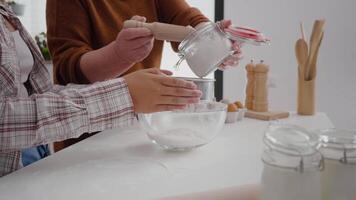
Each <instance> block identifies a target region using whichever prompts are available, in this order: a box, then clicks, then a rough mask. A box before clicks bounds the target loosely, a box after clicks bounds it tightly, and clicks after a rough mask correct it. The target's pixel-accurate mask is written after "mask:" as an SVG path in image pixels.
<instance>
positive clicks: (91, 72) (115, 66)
mask: <svg viewBox="0 0 356 200" xmlns="http://www.w3.org/2000/svg"><path fill="white" fill-rule="evenodd" d="M114 45H115V44H114V42H112V43H110V44H109V45H107V46H105V47H102V48H100V49H98V50H93V51H90V52H87V53H85V54H84V55H83V56H82V57H81V59H80V69H81V71H82V73H83V74H84V75H85V76H86V78H87V79H88V80H89V81H90V82H92V83H94V82H97V81H102V80H109V79H113V78H116V77H118V76H119V75H121V74H123V73H124V72H125V71H127V70H128V69H129V68H130V67H131V66H132V65H133V64H134V63H130V62H128V61H126V60H124V59H120V58H119V57H118V56H117V55H116V53H115V50H114Z"/></svg>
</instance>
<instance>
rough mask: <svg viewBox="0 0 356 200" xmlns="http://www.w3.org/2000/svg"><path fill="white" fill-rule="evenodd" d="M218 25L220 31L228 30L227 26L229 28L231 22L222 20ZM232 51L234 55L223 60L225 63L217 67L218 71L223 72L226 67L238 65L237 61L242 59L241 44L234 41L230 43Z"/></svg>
mask: <svg viewBox="0 0 356 200" xmlns="http://www.w3.org/2000/svg"><path fill="white" fill-rule="evenodd" d="M218 25H219V26H220V28H221V29H222V30H224V29H226V28H228V27H229V26H231V20H225V19H224V20H222V21H220V22H218ZM232 42H233V43H232V50H233V51H234V53H233V54H232V55H231V56H229V57H228V58H227V59H225V61H224V62H223V63H222V64H221V65H220V66H219V69H221V70H224V69H226V68H227V67H228V66H237V65H238V64H239V61H240V60H241V59H242V58H243V56H242V51H241V48H240V47H241V44H239V43H238V42H236V41H232Z"/></svg>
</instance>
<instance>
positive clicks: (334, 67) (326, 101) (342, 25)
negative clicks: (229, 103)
mask: <svg viewBox="0 0 356 200" xmlns="http://www.w3.org/2000/svg"><path fill="white" fill-rule="evenodd" d="M355 8H356V1H354V0H338V1H333V0H263V1H261V0H225V18H226V19H232V20H233V22H234V23H235V24H238V25H247V26H251V27H255V28H257V29H259V30H261V31H263V32H264V33H265V34H268V35H269V36H270V37H271V38H272V45H271V46H270V47H249V46H245V47H244V48H243V52H244V56H245V59H244V60H243V61H242V63H241V65H240V67H239V68H237V69H232V70H230V71H227V72H225V73H224V86H225V87H224V97H225V98H230V99H240V100H244V98H245V94H244V89H245V83H246V78H245V70H244V66H245V65H246V63H247V62H249V60H250V59H251V58H253V59H255V60H260V59H263V60H265V63H267V64H269V65H270V69H271V73H270V76H271V77H272V78H273V79H274V82H275V83H276V88H271V89H270V90H269V92H270V95H269V100H270V101H269V102H270V108H272V109H284V110H296V93H297V86H296V83H297V63H296V59H295V54H294V44H295V41H296V40H297V39H298V37H300V31H299V22H300V21H303V22H304V24H305V28H306V31H307V33H308V34H307V35H308V36H309V35H310V32H311V29H312V25H313V21H314V19H316V18H325V19H326V31H325V36H324V41H323V44H322V46H321V49H320V55H319V63H318V75H317V90H316V92H317V110H318V111H321V112H326V113H327V114H328V116H329V117H330V118H331V120H332V121H333V122H334V124H335V125H336V127H339V128H352V129H356V90H355V89H356V87H355V86H356V65H355V60H356V50H355V48H356V25H355V23H354V21H355V19H356V12H355Z"/></svg>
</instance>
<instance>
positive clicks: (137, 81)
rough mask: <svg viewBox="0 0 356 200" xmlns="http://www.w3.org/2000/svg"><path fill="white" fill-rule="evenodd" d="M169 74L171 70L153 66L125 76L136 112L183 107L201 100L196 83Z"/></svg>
mask: <svg viewBox="0 0 356 200" xmlns="http://www.w3.org/2000/svg"><path fill="white" fill-rule="evenodd" d="M169 75H172V73H171V72H170V71H166V70H159V69H155V68H152V69H146V70H140V71H137V72H134V73H131V74H128V75H126V76H124V79H125V80H126V82H127V85H128V88H129V91H130V94H131V98H132V100H133V104H134V110H135V112H136V113H150V112H159V111H168V110H175V109H182V108H184V107H185V106H186V105H187V104H192V103H197V102H198V101H199V99H200V96H201V94H202V93H201V91H199V90H198V89H197V86H196V85H195V84H194V83H192V82H190V81H185V80H182V79H177V78H173V77H170V76H169Z"/></svg>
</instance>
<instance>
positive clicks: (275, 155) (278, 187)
mask: <svg viewBox="0 0 356 200" xmlns="http://www.w3.org/2000/svg"><path fill="white" fill-rule="evenodd" d="M263 142H264V144H265V150H264V152H263V155H262V161H263V162H264V169H263V173H262V178H261V184H262V194H261V197H262V198H261V199H262V200H300V199H303V200H320V171H321V170H322V169H323V156H322V155H321V153H320V152H319V151H318V150H317V147H318V137H317V135H316V134H313V133H311V132H309V131H307V130H306V129H304V128H302V127H299V126H295V125H288V124H278V123H276V124H271V125H270V126H269V127H268V128H267V130H266V132H265V135H264V138H263Z"/></svg>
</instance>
